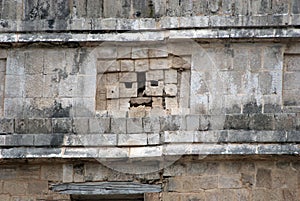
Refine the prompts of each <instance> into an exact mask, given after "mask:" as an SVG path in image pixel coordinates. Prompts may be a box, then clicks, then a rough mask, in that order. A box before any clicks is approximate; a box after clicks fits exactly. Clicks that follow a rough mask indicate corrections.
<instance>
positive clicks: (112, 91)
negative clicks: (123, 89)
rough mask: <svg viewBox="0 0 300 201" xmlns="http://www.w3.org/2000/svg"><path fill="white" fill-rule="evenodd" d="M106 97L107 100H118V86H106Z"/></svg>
mask: <svg viewBox="0 0 300 201" xmlns="http://www.w3.org/2000/svg"><path fill="white" fill-rule="evenodd" d="M106 97H107V98H109V99H116V98H119V85H106Z"/></svg>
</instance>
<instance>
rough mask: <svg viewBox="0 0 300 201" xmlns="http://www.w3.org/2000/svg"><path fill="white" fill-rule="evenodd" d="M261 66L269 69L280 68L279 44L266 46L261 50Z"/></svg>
mask: <svg viewBox="0 0 300 201" xmlns="http://www.w3.org/2000/svg"><path fill="white" fill-rule="evenodd" d="M263 58H264V63H263V68H265V69H269V70H281V69H282V61H283V58H282V49H281V46H275V45H274V46H272V47H266V48H265V49H264V51H263Z"/></svg>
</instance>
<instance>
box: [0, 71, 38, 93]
mask: <svg viewBox="0 0 300 201" xmlns="http://www.w3.org/2000/svg"><path fill="white" fill-rule="evenodd" d="M24 86H25V79H24V77H23V76H13V75H6V83H5V97H6V98H17V97H23V94H24V93H25V91H24ZM37 93H39V92H37Z"/></svg>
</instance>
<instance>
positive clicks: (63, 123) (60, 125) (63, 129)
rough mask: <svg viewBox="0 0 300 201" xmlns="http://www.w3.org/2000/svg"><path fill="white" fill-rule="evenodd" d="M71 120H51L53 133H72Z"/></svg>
mask: <svg viewBox="0 0 300 201" xmlns="http://www.w3.org/2000/svg"><path fill="white" fill-rule="evenodd" d="M72 124H73V123H72V119H69V118H56V119H52V131H53V133H72Z"/></svg>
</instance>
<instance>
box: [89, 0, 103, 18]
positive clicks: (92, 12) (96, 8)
mask: <svg viewBox="0 0 300 201" xmlns="http://www.w3.org/2000/svg"><path fill="white" fill-rule="evenodd" d="M102 8H103V1H99V0H89V1H88V3H87V4H86V13H87V17H89V18H93V17H94V18H101V17H102V13H103V10H102Z"/></svg>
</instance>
